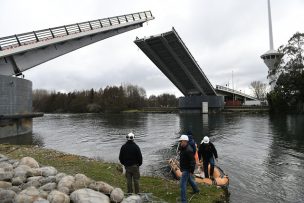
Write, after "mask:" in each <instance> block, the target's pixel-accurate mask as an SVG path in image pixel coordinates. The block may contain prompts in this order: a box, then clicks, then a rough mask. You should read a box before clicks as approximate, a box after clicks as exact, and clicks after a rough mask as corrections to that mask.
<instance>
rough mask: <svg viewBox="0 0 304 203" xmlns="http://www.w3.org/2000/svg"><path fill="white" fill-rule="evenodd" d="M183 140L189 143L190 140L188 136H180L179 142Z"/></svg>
mask: <svg viewBox="0 0 304 203" xmlns="http://www.w3.org/2000/svg"><path fill="white" fill-rule="evenodd" d="M182 140H185V141H189V138H188V136H187V135H182V136H180V138H179V139H178V141H182Z"/></svg>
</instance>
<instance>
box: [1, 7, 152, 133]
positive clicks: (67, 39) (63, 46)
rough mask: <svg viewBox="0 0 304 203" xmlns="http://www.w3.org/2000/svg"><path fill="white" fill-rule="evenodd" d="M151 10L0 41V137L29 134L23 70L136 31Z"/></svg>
mask: <svg viewBox="0 0 304 203" xmlns="http://www.w3.org/2000/svg"><path fill="white" fill-rule="evenodd" d="M153 19H154V17H153V15H152V13H151V11H144V12H139V13H131V14H127V15H121V16H115V17H110V18H103V19H97V20H92V21H86V22H81V23H74V24H71V25H64V26H60V27H54V28H48V29H44V30H38V31H32V32H27V33H22V34H16V35H12V36H8V37H2V38H0V138H4V137H10V136H15V135H22V134H29V133H32V118H33V117H37V116H42V115H43V114H37V113H33V112H32V82H31V81H29V80H25V79H23V78H18V77H12V76H19V75H22V72H23V71H26V70H28V69H30V68H33V67H35V66H37V65H39V64H42V63H44V62H47V61H49V60H52V59H54V58H56V57H59V56H61V55H64V54H67V53H69V52H72V51H74V50H76V49H79V48H82V47H84V46H87V45H90V44H92V43H95V42H98V41H100V40H103V39H106V38H109V37H112V36H115V35H118V34H121V33H124V32H127V31H130V30H134V29H136V28H140V27H142V26H143V24H144V23H145V22H147V21H149V20H153Z"/></svg>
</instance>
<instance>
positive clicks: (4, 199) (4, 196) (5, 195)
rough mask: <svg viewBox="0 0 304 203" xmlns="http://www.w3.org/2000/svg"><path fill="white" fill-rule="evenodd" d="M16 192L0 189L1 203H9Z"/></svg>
mask: <svg viewBox="0 0 304 203" xmlns="http://www.w3.org/2000/svg"><path fill="white" fill-rule="evenodd" d="M15 196H16V193H15V192H14V191H12V190H2V189H0V202H1V203H11V202H13V200H14V198H15Z"/></svg>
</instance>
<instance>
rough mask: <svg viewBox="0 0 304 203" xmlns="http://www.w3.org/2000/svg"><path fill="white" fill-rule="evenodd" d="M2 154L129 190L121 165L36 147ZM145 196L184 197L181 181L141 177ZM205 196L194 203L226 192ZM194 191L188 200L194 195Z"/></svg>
mask: <svg viewBox="0 0 304 203" xmlns="http://www.w3.org/2000/svg"><path fill="white" fill-rule="evenodd" d="M0 154H4V155H6V156H8V157H10V158H14V159H20V158H22V157H25V156H30V157H33V158H34V159H36V160H37V161H38V162H39V163H40V164H41V165H49V166H54V167H55V168H57V169H58V171H60V172H65V173H67V174H76V173H83V174H85V175H87V176H88V177H90V178H92V179H94V180H101V181H105V182H107V183H109V184H110V185H112V186H115V187H120V188H122V189H123V190H124V191H125V189H126V181H125V177H124V176H123V175H122V168H121V166H120V165H118V164H114V163H104V162H102V161H98V160H94V159H90V158H87V157H82V156H77V155H72V154H66V153H62V152H58V151H55V150H50V149H44V148H39V147H34V146H23V145H22V146H21V145H6V144H0ZM140 186H141V192H145V193H153V195H154V196H156V197H159V198H161V199H163V200H165V201H167V202H170V203H171V202H172V203H173V202H176V198H178V197H179V196H180V193H179V185H178V181H173V180H166V179H162V178H158V177H146V176H145V177H141V180H140ZM200 189H201V193H200V194H197V195H194V196H193V198H192V200H191V203H203V202H207V203H208V202H224V201H225V192H224V191H223V190H222V189H217V188H216V187H213V186H212V187H210V186H204V185H200ZM190 192H191V191H190V187H189V191H188V198H189V197H191V195H190Z"/></svg>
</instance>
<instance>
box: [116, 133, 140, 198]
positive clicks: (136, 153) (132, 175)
mask: <svg viewBox="0 0 304 203" xmlns="http://www.w3.org/2000/svg"><path fill="white" fill-rule="evenodd" d="M126 138H127V142H126V143H125V144H124V145H122V147H121V149H120V153H119V161H120V163H121V164H122V165H124V167H125V169H126V178H127V189H128V193H133V182H134V190H135V193H136V194H138V193H139V178H140V173H139V166H141V165H142V154H141V151H140V148H139V147H138V145H137V144H136V143H135V142H134V139H135V136H134V134H133V133H129V134H128V135H127V136H126Z"/></svg>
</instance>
